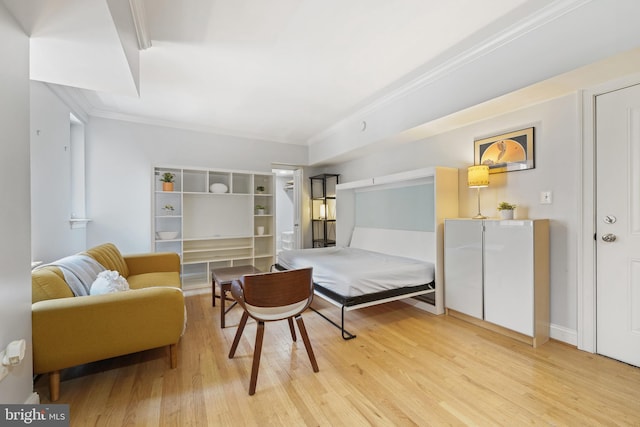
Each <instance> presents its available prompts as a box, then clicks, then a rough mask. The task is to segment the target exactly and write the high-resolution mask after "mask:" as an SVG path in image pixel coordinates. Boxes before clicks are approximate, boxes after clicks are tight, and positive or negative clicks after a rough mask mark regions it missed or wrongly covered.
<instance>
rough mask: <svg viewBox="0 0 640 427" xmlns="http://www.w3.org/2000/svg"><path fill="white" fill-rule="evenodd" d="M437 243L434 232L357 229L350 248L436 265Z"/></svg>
mask: <svg viewBox="0 0 640 427" xmlns="http://www.w3.org/2000/svg"><path fill="white" fill-rule="evenodd" d="M435 241H436V234H435V233H434V232H432V231H408V230H391V229H386V228H366V227H355V228H354V229H353V233H352V235H351V243H350V244H349V247H352V248H359V249H366V250H369V251H375V252H382V253H385V254H389V255H396V256H402V257H406V258H414V259H419V260H421V261H428V262H433V263H435V260H436V244H435Z"/></svg>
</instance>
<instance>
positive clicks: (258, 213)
mask: <svg viewBox="0 0 640 427" xmlns="http://www.w3.org/2000/svg"><path fill="white" fill-rule="evenodd" d="M256 215H264V209H256Z"/></svg>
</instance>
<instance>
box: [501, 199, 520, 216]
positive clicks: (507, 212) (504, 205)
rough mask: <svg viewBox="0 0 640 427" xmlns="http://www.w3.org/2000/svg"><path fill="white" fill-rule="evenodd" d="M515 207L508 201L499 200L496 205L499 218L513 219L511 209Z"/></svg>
mask: <svg viewBox="0 0 640 427" xmlns="http://www.w3.org/2000/svg"><path fill="white" fill-rule="evenodd" d="M515 209H516V205H514V204H511V203H508V202H501V203H500V204H499V205H498V211H499V212H500V218H502V219H513V211H514V210H515Z"/></svg>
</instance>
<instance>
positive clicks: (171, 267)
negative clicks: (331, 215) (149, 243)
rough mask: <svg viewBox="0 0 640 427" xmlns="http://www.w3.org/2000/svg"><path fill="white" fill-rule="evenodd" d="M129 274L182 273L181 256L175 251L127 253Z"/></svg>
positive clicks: (126, 260) (125, 257) (125, 258)
mask: <svg viewBox="0 0 640 427" xmlns="http://www.w3.org/2000/svg"><path fill="white" fill-rule="evenodd" d="M124 260H125V262H126V263H127V267H128V268H129V275H136V274H144V273H163V272H169V271H170V272H176V273H180V256H179V255H178V254H177V253H175V252H152V253H146V254H133V255H125V256H124Z"/></svg>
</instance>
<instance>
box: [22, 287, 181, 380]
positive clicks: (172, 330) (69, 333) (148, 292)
mask: <svg viewBox="0 0 640 427" xmlns="http://www.w3.org/2000/svg"><path fill="white" fill-rule="evenodd" d="M31 309H32V329H33V333H32V335H33V366H34V373H45V372H51V371H56V370H60V369H64V368H68V367H71V366H76V365H80V364H84V363H88V362H93V361H96V360H102V359H107V358H110V357H115V356H120V355H124V354H129V353H134V352H138V351H143V350H148V349H151V348H156V347H162V346H165V345H169V344H175V343H177V342H178V341H179V340H180V335H181V333H182V331H183V327H184V316H185V309H184V296H183V294H182V291H181V290H180V289H177V288H170V287H154V288H145V289H136V290H130V291H125V292H117V293H110V294H105V295H93V296H86V297H74V298H59V299H53V300H45V301H40V302H36V303H34V304H32V306H31Z"/></svg>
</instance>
